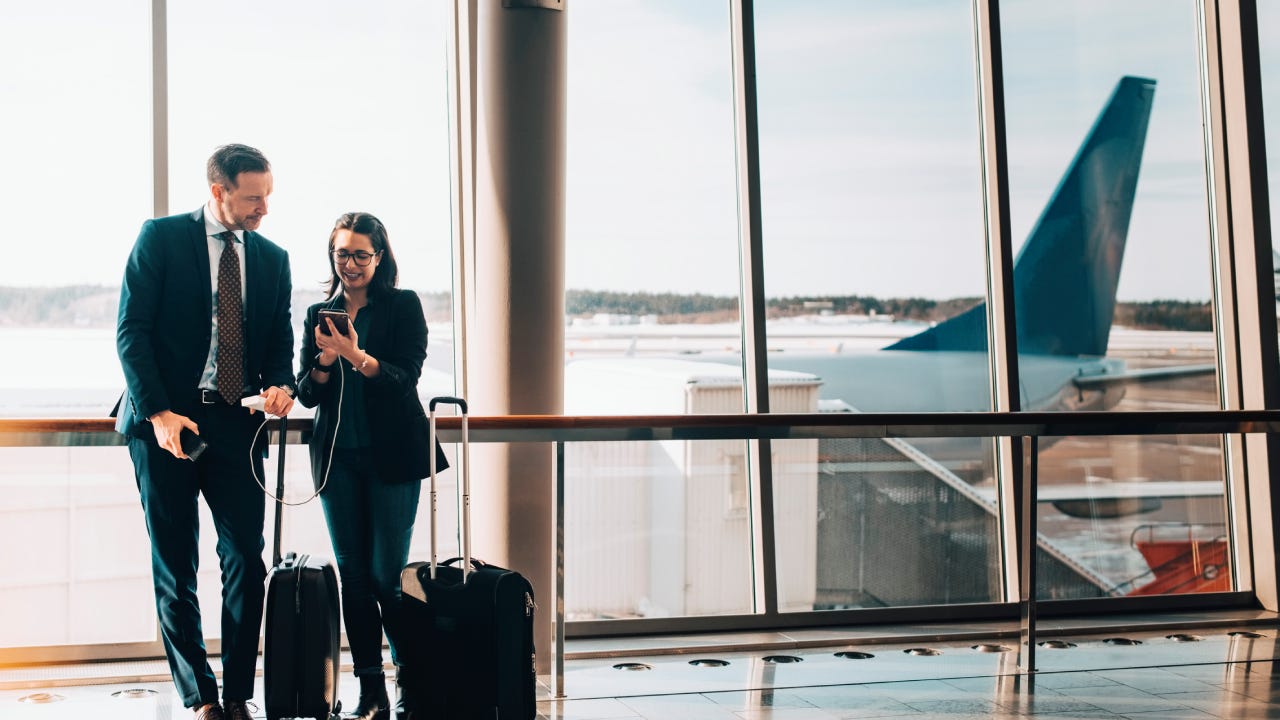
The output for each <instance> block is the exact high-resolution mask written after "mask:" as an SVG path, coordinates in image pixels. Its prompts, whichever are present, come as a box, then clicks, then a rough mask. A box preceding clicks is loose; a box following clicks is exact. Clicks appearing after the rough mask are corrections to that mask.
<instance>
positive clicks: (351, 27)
mask: <svg viewBox="0 0 1280 720" xmlns="http://www.w3.org/2000/svg"><path fill="white" fill-rule="evenodd" d="M219 8H220V10H221V12H218V13H210V12H208V8H207V7H204V6H200V5H196V4H189V3H171V4H170V7H169V97H170V105H171V107H170V114H169V124H170V142H171V147H170V154H169V159H170V171H169V172H170V203H171V212H175V213H176V212H183V211H190V210H194V209H196V208H197V207H199V206H200V204H201V203H203V202H204V201H205V200H206V199H207V198H208V196H209V189H208V182H207V180H206V178H205V162H206V161H207V160H208V158H209V155H210V154H211V153H212V152H213V149H214V148H215V147H217V146H218V145H222V144H225V143H228V142H241V143H245V144H248V145H252V146H254V147H257V148H259V149H260V150H262V151H263V152H264V153H265V154H266V156H267V158H268V159H269V160H270V161H271V164H272V175H273V178H274V181H275V187H274V192H273V194H272V196H271V204H270V214H269V216H268V217H267V218H266V219H265V220H264V221H263V224H262V229H261V231H262V233H263V234H264V235H266V236H267V237H268V238H270V239H272V240H273V241H275V242H276V243H277V244H279V245H281V246H282V247H284V249H286V250H288V251H289V256H290V262H291V264H292V267H293V286H294V302H293V315H294V319H295V325H296V323H297V322H299V321H300V320H301V318H302V315H303V313H304V312H305V310H306V308H307V306H308V305H309V304H311V303H313V302H316V301H317V300H318V299H320V298H321V297H322V290H323V287H324V285H323V284H324V282H325V281H326V280H327V279H328V277H329V270H328V267H329V266H328V256H327V254H326V252H327V243H328V239H329V232H330V230H331V229H332V228H333V222H334V220H336V219H337V218H338V216H339V215H341V214H342V213H344V212H349V211H352V210H362V211H367V212H371V213H373V214H374V215H377V216H378V218H380V219H381V220H382V221H383V222H384V223H385V224H386V226H387V230H388V235H389V238H390V242H391V245H392V248H393V249H394V251H395V254H396V260H397V263H398V267H399V275H400V286H401V287H404V288H410V289H413V290H416V291H418V292H419V293H421V294H422V295H423V305H424V310H425V311H426V313H427V323H428V327H429V329H430V346H429V348H428V356H427V358H428V359H427V367H426V368H425V369H424V372H423V378H422V381H421V382H420V384H419V391H420V394H422V395H423V396H430V395H433V394H437V395H438V394H451V392H452V388H453V380H452V375H453V349H452V340H453V338H452V327H451V315H450V301H449V294H450V288H451V286H452V282H453V281H452V269H451V268H452V264H451V262H452V261H451V241H450V223H451V220H450V216H451V211H450V190H449V140H448V138H449V134H448V133H449V131H448V102H447V100H448V98H447V92H446V90H447V84H446V73H447V67H446V62H445V60H446V52H445V39H446V28H447V26H448V23H449V15H448V5H447V3H445V2H442V1H441V0H434V1H433V2H410V1H408V0H387V1H384V2H376V3H367V4H363V5H358V6H357V5H352V4H350V3H345V2H338V1H337V0H325V1H323V2H311V1H309V0H305V1H304V0H284V1H282V2H275V3H272V4H271V5H269V6H263V5H261V4H260V3H255V2H251V1H250V0H233V1H232V2H230V3H229V4H223V5H220V6H219ZM245 18H253V21H252V22H246V21H245ZM135 232H136V231H135ZM300 331H301V328H300V327H295V334H297V333H299V332H300Z"/></svg>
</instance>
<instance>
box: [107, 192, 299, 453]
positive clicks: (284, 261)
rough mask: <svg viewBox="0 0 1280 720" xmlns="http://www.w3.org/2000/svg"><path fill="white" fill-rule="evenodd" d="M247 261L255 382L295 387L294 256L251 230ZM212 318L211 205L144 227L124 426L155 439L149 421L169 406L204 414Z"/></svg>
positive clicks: (129, 321) (128, 308) (126, 335)
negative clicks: (207, 210)
mask: <svg viewBox="0 0 1280 720" xmlns="http://www.w3.org/2000/svg"><path fill="white" fill-rule="evenodd" d="M244 265H245V268H244V272H245V301H244V308H245V368H244V370H245V384H246V385H248V386H250V387H251V388H253V389H255V390H257V391H261V390H262V389H263V388H267V387H270V386H273V385H285V386H289V387H293V326H292V323H291V322H290V321H289V299H290V295H291V294H292V292H293V286H292V282H291V280H290V275H289V255H288V253H286V252H285V251H284V250H283V249H282V248H280V247H279V246H278V245H276V244H275V243H273V242H271V241H270V240H268V239H266V238H265V237H263V236H261V235H259V234H258V233H256V232H252V231H246V232H245V234H244ZM212 317H213V288H212V281H211V280H210V275H209V244H208V237H207V236H206V235H205V227H204V208H200V209H199V210H196V211H195V212H193V213H189V214H183V215H172V216H169V217H164V218H158V219H155V220H148V221H146V222H145V223H143V225H142V231H141V232H140V233H139V234H138V241H137V242H136V243H134V246H133V251H132V252H131V253H130V254H129V262H128V265H126V266H125V271H124V284H123V286H122V287H121V288H120V314H119V318H118V322H117V325H116V349H117V351H118V352H119V354H120V363H121V364H122V365H123V366H124V379H125V384H126V390H125V393H124V396H123V397H122V398H121V402H120V407H119V408H118V412H117V413H116V430H117V431H119V432H121V433H123V434H125V435H128V436H130V437H139V438H151V439H154V438H155V435H154V434H153V432H152V430H151V423H149V422H147V418H148V417H150V416H152V415H154V414H155V413H157V412H160V411H161V410H172V411H174V412H176V413H179V414H182V415H188V416H189V415H190V414H191V413H192V412H193V411H194V408H195V407H196V406H197V405H198V404H199V403H200V393H199V390H198V387H199V384H200V376H201V374H203V373H204V365H205V360H207V359H208V356H209V343H210V341H211V339H212V332H213V324H212Z"/></svg>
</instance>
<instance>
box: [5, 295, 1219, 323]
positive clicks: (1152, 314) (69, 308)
mask: <svg viewBox="0 0 1280 720" xmlns="http://www.w3.org/2000/svg"><path fill="white" fill-rule="evenodd" d="M418 296H419V297H420V298H422V306H423V310H424V311H425V312H426V315H427V321H428V322H442V321H448V320H449V319H450V313H451V308H450V297H449V293H447V292H434V293H418ZM322 299H323V294H322V292H321V290H320V289H319V288H309V289H300V288H294V293H293V312H294V315H295V316H301V314H302V313H303V312H304V311H305V309H306V307H307V306H308V305H310V304H312V303H314V302H318V301H319V300H322ZM119 301H120V290H119V288H113V287H107V286H103V285H66V286H62V287H39V288H13V287H0V327H114V326H115V322H116V306H117V303H119ZM978 302H979V299H978V298H955V299H952V300H928V299H925V298H874V297H862V296H857V295H848V296H844V297H830V296H827V297H785V298H773V299H771V300H769V301H768V311H767V312H768V317H770V318H785V317H796V316H799V315H814V314H818V313H831V314H836V315H875V316H880V317H887V318H893V319H895V320H913V321H920V322H938V321H941V320H945V319H947V318H949V317H952V316H954V315H957V314H959V313H961V312H963V311H965V310H967V309H969V308H971V307H973V306H974V305H976V304H977V303H978ZM565 312H566V314H567V315H568V316H569V317H575V318H589V317H592V316H594V315H597V314H600V313H605V314H612V315H632V316H635V317H644V316H653V317H655V318H656V319H657V321H658V322H660V323H675V322H681V323H720V322H733V321H735V320H737V318H738V298H736V297H729V296H716V295H703V294H701V293H694V294H691V295H684V294H678V293H620V292H604V291H597V290H570V291H568V292H567V293H566V294H565ZM1115 322H1116V324H1117V325H1123V326H1125V327H1133V328H1141V329H1146V330H1212V329H1213V316H1212V312H1211V310H1210V307H1209V303H1207V302H1201V303H1197V302H1187V301H1183V300H1154V301H1151V302H1137V303H1120V304H1119V305H1117V306H1116V313H1115Z"/></svg>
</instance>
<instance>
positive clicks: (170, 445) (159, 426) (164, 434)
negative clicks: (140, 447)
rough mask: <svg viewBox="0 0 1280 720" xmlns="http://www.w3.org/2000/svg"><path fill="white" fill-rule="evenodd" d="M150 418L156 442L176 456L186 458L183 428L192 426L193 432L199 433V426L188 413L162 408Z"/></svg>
mask: <svg viewBox="0 0 1280 720" xmlns="http://www.w3.org/2000/svg"><path fill="white" fill-rule="evenodd" d="M148 419H149V420H150V421H151V428H152V429H153V430H154V431H155V433H156V443H158V444H159V445H160V447H162V448H164V449H165V450H168V451H169V452H170V453H171V454H172V455H173V456H174V457H176V458H181V459H183V460H186V459H187V454H186V453H184V452H182V438H181V435H182V429H183V428H190V430H191V432H193V433H195V434H197V435H199V434H200V428H199V426H197V425H196V424H195V422H194V421H193V420H192V419H191V418H189V417H187V416H186V415H179V414H178V413H176V412H174V411H172V410H161V411H160V412H158V413H156V414H155V415H152V416H151V417H150V418H148Z"/></svg>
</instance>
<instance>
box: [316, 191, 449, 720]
mask: <svg viewBox="0 0 1280 720" xmlns="http://www.w3.org/2000/svg"><path fill="white" fill-rule="evenodd" d="M329 267H330V272H331V275H330V278H329V299H328V300H326V301H325V302H321V303H317V304H315V305H312V306H311V307H310V308H307V320H306V325H305V326H304V330H303V344H302V370H301V372H300V373H299V375H298V400H299V401H300V402H301V403H302V404H303V405H305V406H306V407H316V406H317V405H318V406H319V407H318V408H317V410H316V415H315V432H314V433H313V435H312V438H311V472H312V475H313V477H314V479H315V483H316V487H317V488H318V489H320V503H321V505H322V506H323V508H324V514H325V520H326V521H327V523H328V526H329V536H330V538H331V539H332V541H333V551H334V555H335V556H336V559H337V565H338V575H339V577H340V578H341V585H342V615H343V620H344V621H345V624H346V629H347V642H348V644H349V645H350V646H351V659H352V663H353V664H354V666H355V675H356V677H357V678H359V680H360V702H359V704H358V705H357V706H356V710H355V717H357V718H362V719H363V720H386V718H387V717H388V715H389V710H390V702H389V701H388V698H387V689H386V678H385V676H384V675H383V671H382V633H383V631H384V630H385V631H386V634H387V643H388V645H389V646H390V648H391V661H392V662H393V663H396V665H397V667H398V666H399V665H400V663H399V661H398V658H399V655H400V652H399V650H398V647H402V646H403V645H404V644H405V641H404V640H403V639H402V637H401V626H402V624H401V611H400V571H401V570H402V569H403V568H404V566H405V563H406V562H407V561H408V556H409V540H410V539H411V537H412V536H413V520H414V516H415V515H416V513H417V509H418V495H419V491H420V490H421V487H422V478H423V477H425V476H427V474H428V472H429V468H428V462H429V457H428V455H427V452H428V449H427V448H428V441H427V421H426V417H425V413H424V412H423V410H422V402H421V401H420V400H419V399H418V392H417V385H418V377H419V375H421V373H422V362H423V360H424V359H425V358H426V356H427V323H426V320H425V318H424V317H423V314H422V303H421V301H420V300H419V299H418V296H417V295H416V294H415V293H413V292H411V291H408V290H398V289H396V283H397V272H396V259H395V255H394V254H393V253H392V252H391V245H390V244H389V243H388V241H387V229H386V227H384V226H383V224H382V222H381V221H379V220H378V219H377V218H376V217H374V216H372V215H370V214H368V213H347V214H345V215H343V216H342V217H340V218H338V221H337V223H335V224H334V227H333V232H332V233H330V235H329ZM321 311H346V313H347V316H348V317H349V320H348V321H347V322H343V321H342V318H338V322H337V323H335V322H334V319H333V318H332V317H322V316H321V315H322V313H321ZM344 326H345V327H344ZM436 453H437V459H436V462H437V468H444V467H445V465H446V462H445V459H444V454H443V452H441V451H440V449H439V446H437V447H436Z"/></svg>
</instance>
